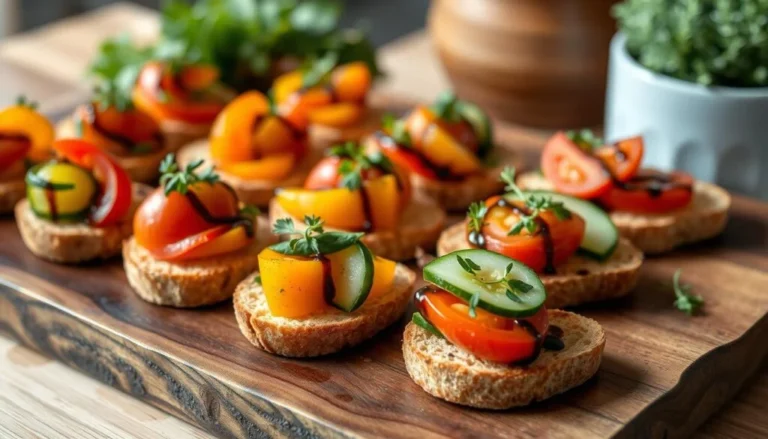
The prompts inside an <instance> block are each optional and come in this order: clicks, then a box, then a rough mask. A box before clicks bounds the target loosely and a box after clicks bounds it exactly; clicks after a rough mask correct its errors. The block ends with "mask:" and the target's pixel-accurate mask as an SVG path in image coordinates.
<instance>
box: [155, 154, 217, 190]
mask: <svg viewBox="0 0 768 439" xmlns="http://www.w3.org/2000/svg"><path fill="white" fill-rule="evenodd" d="M202 165H203V160H202V159H198V160H195V161H193V162H191V163H189V164H188V165H187V166H186V167H185V168H184V169H181V168H180V167H179V165H178V164H177V163H176V158H175V157H174V155H173V153H170V154H168V155H167V156H165V158H164V159H163V161H162V162H161V163H160V173H161V174H162V175H161V176H160V185H161V186H163V188H164V190H165V195H168V194H170V193H171V192H173V191H176V192H179V193H180V194H186V193H187V191H188V190H189V187H190V186H191V185H193V184H195V183H208V184H214V183H216V182H217V181H219V176H218V174H216V173H215V172H214V170H213V167H210V168H208V169H206V170H204V171H203V172H201V173H199V174H198V173H197V172H196V171H197V168H199V167H200V166H202Z"/></svg>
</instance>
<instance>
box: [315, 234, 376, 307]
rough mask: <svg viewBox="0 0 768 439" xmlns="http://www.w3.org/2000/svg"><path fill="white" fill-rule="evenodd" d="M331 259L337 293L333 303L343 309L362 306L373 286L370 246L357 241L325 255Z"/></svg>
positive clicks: (332, 274)
mask: <svg viewBox="0 0 768 439" xmlns="http://www.w3.org/2000/svg"><path fill="white" fill-rule="evenodd" d="M325 257H326V258H328V259H329V260H330V261H331V277H332V278H333V286H334V288H335V290H336V291H335V294H334V296H333V299H332V300H331V303H332V304H333V306H335V307H336V308H339V309H340V310H342V311H346V312H352V311H354V310H356V309H358V308H360V307H361V306H362V305H363V303H365V299H366V298H368V293H370V292H371V287H372V286H373V275H374V273H373V255H372V254H371V251H370V250H368V247H366V246H365V245H363V244H361V243H360V242H356V243H355V244H353V245H351V246H349V247H347V248H345V249H343V250H339V251H337V252H334V253H331V254H328V255H325Z"/></svg>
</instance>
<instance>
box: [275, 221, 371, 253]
mask: <svg viewBox="0 0 768 439" xmlns="http://www.w3.org/2000/svg"><path fill="white" fill-rule="evenodd" d="M304 225H305V228H304V230H303V231H301V230H298V229H296V227H295V226H294V224H293V220H292V219H290V218H280V219H278V220H277V221H275V224H274V225H273V226H272V233H274V234H275V235H292V236H294V237H293V238H291V239H290V240H288V241H284V242H280V243H277V244H274V245H272V246H270V248H271V249H272V250H274V251H276V252H278V253H282V254H284V255H292V256H316V255H325V254H330V253H334V252H337V251H339V250H343V249H345V248H347V247H349V246H350V245H352V244H354V243H356V242H357V241H359V240H360V238H361V237H362V236H363V234H362V233H351V232H335V231H334V232H326V231H325V230H324V229H323V220H322V219H320V218H319V217H316V216H304Z"/></svg>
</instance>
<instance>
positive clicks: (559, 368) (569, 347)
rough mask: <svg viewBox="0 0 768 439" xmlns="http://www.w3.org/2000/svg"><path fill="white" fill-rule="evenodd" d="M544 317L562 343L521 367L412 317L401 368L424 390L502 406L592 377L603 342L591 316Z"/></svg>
mask: <svg viewBox="0 0 768 439" xmlns="http://www.w3.org/2000/svg"><path fill="white" fill-rule="evenodd" d="M549 323H550V324H552V325H557V326H559V327H560V328H561V329H562V330H563V339H562V340H563V343H564V344H565V348H564V349H563V350H561V351H549V350H542V352H541V355H539V357H538V358H537V359H536V360H535V361H534V362H533V363H531V364H530V365H528V366H525V367H520V366H513V365H506V364H499V363H493V362H490V361H485V360H481V359H479V358H477V357H475V356H474V355H472V354H471V353H469V352H467V351H464V350H463V349H459V348H457V347H456V346H454V345H453V344H451V343H450V342H448V341H446V340H445V339H444V338H442V337H439V336H437V335H434V334H432V333H430V332H429V331H427V330H425V329H423V328H421V327H420V326H417V325H416V324H414V323H412V322H411V323H408V325H407V326H406V327H405V333H404V334H403V357H404V359H405V368H406V369H407V370H408V374H409V375H410V376H411V378H412V379H413V381H415V382H416V384H418V385H419V386H421V388H422V389H424V390H425V391H426V392H427V393H429V394H430V395H432V396H435V397H437V398H441V399H444V400H446V401H449V402H452V403H456V404H461V405H466V406H470V407H477V408H484V409H497V410H503V409H508V408H512V407H519V406H524V405H528V404H530V403H532V402H534V401H541V400H544V399H547V398H550V397H552V396H554V395H557V394H558V393H563V392H565V391H567V390H569V389H572V388H574V387H576V386H578V385H580V384H582V383H584V382H585V381H587V380H588V379H589V378H591V377H592V376H593V375H594V374H595V373H596V372H597V369H598V368H599V367H600V362H601V360H602V354H603V348H604V347H605V333H604V332H603V328H601V327H600V325H599V324H598V323H597V322H595V321H594V320H592V319H589V318H586V317H582V316H579V315H576V314H573V313H570V312H567V311H559V310H554V311H549Z"/></svg>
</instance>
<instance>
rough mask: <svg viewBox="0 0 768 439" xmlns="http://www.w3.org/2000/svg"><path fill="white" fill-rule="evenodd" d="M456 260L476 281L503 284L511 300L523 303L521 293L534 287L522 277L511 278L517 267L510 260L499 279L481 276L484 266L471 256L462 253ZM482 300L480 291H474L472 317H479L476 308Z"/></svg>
mask: <svg viewBox="0 0 768 439" xmlns="http://www.w3.org/2000/svg"><path fill="white" fill-rule="evenodd" d="M456 260H457V261H458V262H459V265H460V266H461V268H462V269H463V270H464V271H466V272H467V273H469V274H470V275H471V276H472V277H473V279H474V280H475V281H476V282H479V283H481V284H484V285H501V286H503V287H504V289H505V291H504V293H505V294H506V296H507V298H509V300H512V301H514V302H517V303H522V300H521V299H520V294H525V293H527V292H529V291H531V290H532V289H533V286H532V285H530V284H528V283H526V282H524V281H521V280H520V279H514V278H510V275H511V274H512V269H513V268H514V267H515V263H514V262H510V263H509V264H508V265H507V267H506V269H505V270H504V275H503V276H500V277H498V278H497V279H490V280H488V279H486V278H484V277H483V276H481V275H480V274H481V272H482V270H483V268H482V267H481V266H480V265H478V264H477V263H476V262H475V261H473V260H472V259H469V258H463V257H461V255H456ZM479 301H480V293H479V292H478V291H476V292H474V293H473V294H472V297H471V298H470V299H469V316H470V317H472V318H475V317H477V311H476V310H475V309H476V308H477V304H478V303H479Z"/></svg>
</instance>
